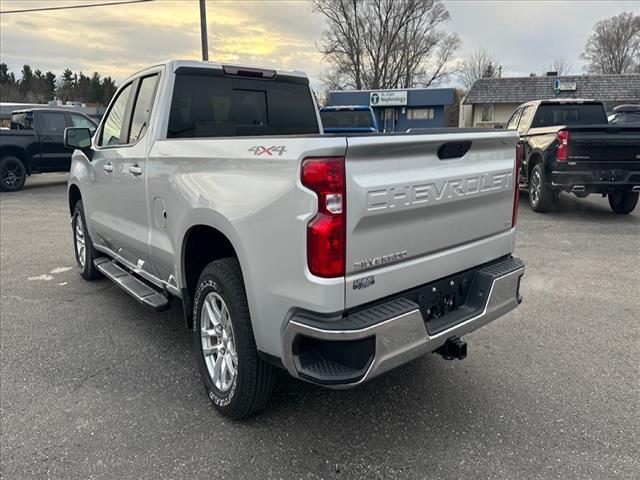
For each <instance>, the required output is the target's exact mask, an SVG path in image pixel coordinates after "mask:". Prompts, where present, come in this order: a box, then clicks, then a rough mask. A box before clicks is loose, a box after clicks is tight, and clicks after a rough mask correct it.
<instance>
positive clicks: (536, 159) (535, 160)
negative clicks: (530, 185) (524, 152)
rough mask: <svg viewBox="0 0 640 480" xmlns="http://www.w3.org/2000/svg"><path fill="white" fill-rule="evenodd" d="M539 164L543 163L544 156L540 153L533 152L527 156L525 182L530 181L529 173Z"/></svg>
mask: <svg viewBox="0 0 640 480" xmlns="http://www.w3.org/2000/svg"><path fill="white" fill-rule="evenodd" d="M539 163H544V155H543V154H542V152H540V151H538V150H535V151H533V152H531V154H530V155H529V160H528V161H527V182H529V181H530V180H531V172H532V171H533V167H535V166H536V165H537V164H539Z"/></svg>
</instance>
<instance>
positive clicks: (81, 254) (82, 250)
mask: <svg viewBox="0 0 640 480" xmlns="http://www.w3.org/2000/svg"><path fill="white" fill-rule="evenodd" d="M75 237H76V253H77V254H78V263H80V266H81V267H82V268H84V266H85V263H86V261H87V260H86V258H87V245H86V239H85V237H84V224H83V223H82V216H81V215H76V228H75Z"/></svg>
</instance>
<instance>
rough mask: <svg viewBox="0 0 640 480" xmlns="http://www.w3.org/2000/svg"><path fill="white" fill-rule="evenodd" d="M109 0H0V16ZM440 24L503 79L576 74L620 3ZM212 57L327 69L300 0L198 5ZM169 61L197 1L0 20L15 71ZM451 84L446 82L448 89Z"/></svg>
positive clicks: (186, 54) (189, 31)
mask: <svg viewBox="0 0 640 480" xmlns="http://www.w3.org/2000/svg"><path fill="white" fill-rule="evenodd" d="M106 1H113V0H0V11H6V10H13V9H23V8H37V7H45V6H58V5H69V4H79V3H99V2H106ZM445 5H446V7H447V9H448V10H449V12H450V14H451V20H450V21H449V22H448V23H447V24H446V25H445V28H446V29H447V30H448V31H450V32H456V33H458V35H460V37H461V39H462V41H463V45H462V48H461V49H460V51H459V52H458V56H459V57H462V56H464V54H465V52H467V51H469V50H473V49H475V48H477V47H478V46H484V47H486V48H488V49H489V50H491V51H492V52H493V53H494V55H495V57H496V58H497V59H498V61H499V62H500V63H501V64H502V66H503V73H504V74H505V75H510V76H515V75H528V74H529V73H530V72H536V73H538V74H539V73H542V72H543V71H545V70H546V69H548V66H549V64H550V63H551V61H552V60H553V58H554V57H555V56H557V55H564V56H565V57H567V58H568V59H569V61H570V62H571V64H572V66H573V69H572V73H578V74H579V73H582V72H583V65H584V62H582V61H581V60H580V59H579V56H580V53H581V52H582V50H583V47H584V44H585V41H586V39H587V37H588V36H589V34H590V33H591V30H592V28H593V24H594V23H595V22H596V21H598V20H600V19H602V18H605V17H608V16H612V15H617V14H618V13H620V12H622V11H625V10H626V11H634V12H639V11H640V0H629V1H604V0H603V1H583V2H576V1H568V2H557V1H556V2H554V1H543V0H539V1H512V2H506V1H470V0H465V1H461V0H449V1H445ZM207 17H208V18H207V19H208V28H209V48H210V53H209V57H210V59H211V60H215V61H221V62H229V63H242V64H249V65H256V66H262V67H267V68H268V67H272V68H273V67H279V68H284V69H294V70H303V71H305V72H306V73H307V74H308V75H309V76H310V77H311V79H312V82H313V83H314V84H315V85H318V84H319V83H320V76H321V73H322V71H323V70H324V69H325V68H326V65H325V64H324V63H323V58H322V55H321V54H320V53H318V50H317V47H316V44H317V42H319V41H320V40H321V36H322V31H323V30H324V28H325V24H324V20H323V18H322V17H321V16H319V15H317V14H315V13H313V12H312V10H311V6H310V4H309V3H308V2H306V1H293V0H291V1H286V0H283V1H268V0H264V1H261V0H253V1H244V0H242V1H240V0H238V1H211V0H209V1H208V2H207ZM169 58H181V59H200V24H199V8H198V2H197V1H196V0H156V1H153V2H149V3H141V4H131V5H119V6H109V7H99V8H85V9H76V10H62V11H48V12H38V13H20V14H7V15H0V59H1V61H2V62H5V63H7V64H8V65H9V68H10V69H11V70H12V71H14V72H16V73H17V74H19V72H20V69H21V67H22V65H23V64H25V63H28V64H30V65H31V66H32V67H33V68H39V69H41V70H43V71H46V70H52V71H53V72H55V73H56V74H60V73H61V72H62V70H64V69H65V68H67V67H68V68H71V69H72V70H73V71H78V70H82V71H84V72H85V73H91V72H93V71H99V72H100V73H101V74H103V75H110V76H112V77H114V78H116V80H117V81H121V80H122V79H124V78H125V77H127V76H128V75H130V74H131V73H133V72H135V71H136V70H138V69H140V68H143V67H145V66H148V65H151V64H153V63H156V62H159V61H162V60H166V59H169ZM453 83H455V81H450V82H449V84H453Z"/></svg>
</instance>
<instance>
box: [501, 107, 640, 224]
mask: <svg viewBox="0 0 640 480" xmlns="http://www.w3.org/2000/svg"><path fill="white" fill-rule="evenodd" d="M506 128H507V130H517V131H518V133H519V135H520V141H519V143H518V147H517V148H518V155H519V158H520V161H521V164H522V168H521V169H520V176H519V181H520V188H521V189H525V190H528V192H529V203H530V204H531V208H533V210H534V211H536V212H545V211H547V210H549V209H550V208H551V207H552V205H553V202H554V201H555V199H556V198H557V197H558V195H559V194H560V192H571V193H574V194H575V195H576V196H578V197H580V198H583V197H586V196H587V195H589V194H591V193H596V194H601V195H602V196H608V198H609V205H610V206H611V209H612V210H613V211H614V212H616V213H630V212H632V211H633V209H634V208H635V206H636V204H637V203H638V195H639V194H640V125H639V126H626V125H610V124H608V123H607V115H606V113H605V109H604V106H603V104H602V103H601V102H596V101H591V100H577V99H557V100H537V101H533V102H527V103H524V104H522V105H520V106H519V107H518V108H517V109H516V111H515V112H514V114H513V115H512V116H511V118H510V119H509V121H508V122H507V126H506Z"/></svg>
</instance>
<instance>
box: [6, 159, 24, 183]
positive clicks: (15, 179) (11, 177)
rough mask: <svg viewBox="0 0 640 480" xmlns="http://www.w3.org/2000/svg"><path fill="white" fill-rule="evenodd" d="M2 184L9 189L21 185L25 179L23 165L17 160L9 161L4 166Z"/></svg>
mask: <svg viewBox="0 0 640 480" xmlns="http://www.w3.org/2000/svg"><path fill="white" fill-rule="evenodd" d="M1 176H2V183H3V184H4V185H6V186H7V187H9V188H11V187H15V186H17V185H20V183H21V182H22V179H23V177H24V173H23V171H22V165H20V164H19V163H18V162H17V161H15V160H9V161H7V162H5V163H4V165H2V173H1Z"/></svg>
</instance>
